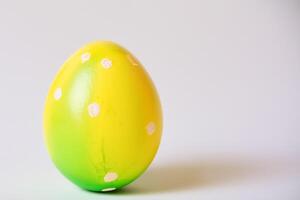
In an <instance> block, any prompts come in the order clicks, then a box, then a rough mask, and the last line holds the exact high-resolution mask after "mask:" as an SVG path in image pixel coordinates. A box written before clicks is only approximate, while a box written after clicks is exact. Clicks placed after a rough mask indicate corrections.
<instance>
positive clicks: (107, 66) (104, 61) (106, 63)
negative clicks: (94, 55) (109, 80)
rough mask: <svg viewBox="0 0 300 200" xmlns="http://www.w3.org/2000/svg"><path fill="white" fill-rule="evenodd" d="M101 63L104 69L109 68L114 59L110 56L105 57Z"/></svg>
mask: <svg viewBox="0 0 300 200" xmlns="http://www.w3.org/2000/svg"><path fill="white" fill-rule="evenodd" d="M100 63H101V65H102V67H103V68H104V69H108V68H110V67H111V66H112V61H111V60H109V59H108V58H103V59H102V60H101V62H100Z"/></svg>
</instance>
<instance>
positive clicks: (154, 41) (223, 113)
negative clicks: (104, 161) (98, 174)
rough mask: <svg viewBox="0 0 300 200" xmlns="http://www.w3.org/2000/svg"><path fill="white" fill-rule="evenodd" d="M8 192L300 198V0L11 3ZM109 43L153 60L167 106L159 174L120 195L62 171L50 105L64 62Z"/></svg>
mask: <svg viewBox="0 0 300 200" xmlns="http://www.w3.org/2000/svg"><path fill="white" fill-rule="evenodd" d="M0 25H1V27H0V34H1V37H0V58H1V59H0V91H1V93H0V97H1V101H0V120H1V140H0V197H1V199H6V200H7V199H22V200H23V199H30V200H34V199H62V200H65V199H72V200H76V199H88V200H93V199H222V200H224V199H228V200H235V199H243V200H248V199H249V200H254V199H263V200H266V199H272V200H275V199H281V200H282V199H285V200H297V199H300V191H299V189H300V147H299V145H300V139H299V131H300V123H299V117H300V106H299V102H300V94H299V91H300V55H299V53H300V37H299V35H300V3H299V2H297V1H197V0H194V1H191V0H173V1H172V0H168V1H166V0H156V1H154V0H151V1H150V0H149V1H142V0H122V1H121V0H120V1H115V0H110V1H100V0H98V1H96V0H95V1H85V0H81V1H76V0H72V1H67V0H61V1H58V0H57V1H54V0H52V1H34V0H27V1H5V0H2V1H1V5H0ZM98 39H108V40H113V41H115V42H118V43H120V44H121V45H123V46H125V47H126V48H128V49H129V50H130V51H131V52H132V53H133V54H134V55H136V57H138V58H139V60H140V61H141V62H142V63H143V64H144V66H145V68H146V69H147V71H148V72H149V73H150V75H151V77H152V79H153V80H154V82H155V84H156V87H157V89H158V91H159V94H160V97H161V101H162V104H163V110H164V133H163V138H162V143H161V147H160V149H159V152H158V154H157V157H156V159H155V161H154V162H153V163H152V165H151V167H150V168H149V170H148V171H147V172H146V173H145V174H144V175H143V176H142V177H140V178H139V179H138V180H137V181H136V182H134V183H133V184H131V185H130V186H128V187H127V188H125V189H124V190H121V191H119V192H116V193H110V194H101V193H91V192H87V191H83V190H81V189H79V188H77V187H76V186H74V185H73V184H71V183H70V182H69V181H67V180H66V179H65V178H64V177H63V176H62V175H61V174H59V172H58V171H57V170H56V169H55V167H54V165H53V164H52V163H51V161H50V158H49V156H48V154H47V152H46V148H45V146H44V143H43V133H42V113H43V104H44V100H45V96H46V94H47V90H48V87H49V85H50V83H51V81H52V80H53V77H54V75H55V74H56V72H57V71H58V69H59V67H60V66H61V64H62V63H63V62H64V61H65V60H66V59H67V57H68V56H69V55H70V54H72V53H73V52H75V51H76V50H77V49H78V48H80V47H81V46H83V45H84V44H86V43H88V42H91V41H94V40H98Z"/></svg>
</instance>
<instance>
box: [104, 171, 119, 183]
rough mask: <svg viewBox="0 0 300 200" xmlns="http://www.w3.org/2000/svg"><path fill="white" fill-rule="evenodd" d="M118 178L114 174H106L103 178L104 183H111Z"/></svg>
mask: <svg viewBox="0 0 300 200" xmlns="http://www.w3.org/2000/svg"><path fill="white" fill-rule="evenodd" d="M117 178H118V174H117V173H115V172H107V173H106V174H105V176H104V182H112V181H114V180H116V179H117Z"/></svg>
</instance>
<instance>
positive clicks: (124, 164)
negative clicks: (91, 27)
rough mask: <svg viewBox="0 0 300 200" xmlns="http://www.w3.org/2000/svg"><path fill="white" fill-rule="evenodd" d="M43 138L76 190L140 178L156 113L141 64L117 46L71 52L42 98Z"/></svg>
mask: <svg viewBox="0 0 300 200" xmlns="http://www.w3.org/2000/svg"><path fill="white" fill-rule="evenodd" d="M44 132H45V141H46V144H47V148H48V151H49V154H50V156H51V159H52V160H53V162H54V164H55V166H56V167H57V168H58V169H59V171H60V172H61V173H62V174H63V175H64V176H65V177H67V178H68V179H69V180H70V181H72V182H73V183H75V184H76V185H78V186H79V187H81V188H84V189H86V190H91V191H103V192H107V191H113V190H115V189H118V188H121V187H123V186H125V185H127V184H129V183H131V182H132V181H134V180H135V179H136V178H137V177H139V176H140V175H141V174H142V173H143V172H144V171H145V170H146V169H147V167H148V166H149V165H150V163H151V161H152V160H153V158H154V156H155V154H156V151H157V149H158V147H159V143H160V138H161V132H162V112H161V106H160V101H159V97H158V94H157V91H156V89H155V87H154V84H153V82H152V80H151V78H150V76H149V75H148V73H147V72H146V71H145V69H144V68H143V66H142V65H141V63H140V62H139V61H138V60H137V59H136V58H135V57H134V56H133V55H132V54H131V53H130V52H129V51H128V50H126V49H125V48H123V47H121V46H120V45H118V44H116V43H113V42H108V41H98V42H93V43H90V44H88V45H86V46H84V47H82V48H81V49H79V50H78V51H76V52H75V53H74V54H73V55H72V56H71V57H70V58H69V59H67V61H66V62H65V63H64V64H63V66H62V67H61V69H60V70H59V72H58V74H57V75H56V77H55V79H54V81H53V83H52V85H51V87H50V89H49V93H48V96H47V98H46V103H45V111H44Z"/></svg>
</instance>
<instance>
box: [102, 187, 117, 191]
mask: <svg viewBox="0 0 300 200" xmlns="http://www.w3.org/2000/svg"><path fill="white" fill-rule="evenodd" d="M115 189H116V188H105V189H103V190H101V191H102V192H110V191H114V190H115Z"/></svg>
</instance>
